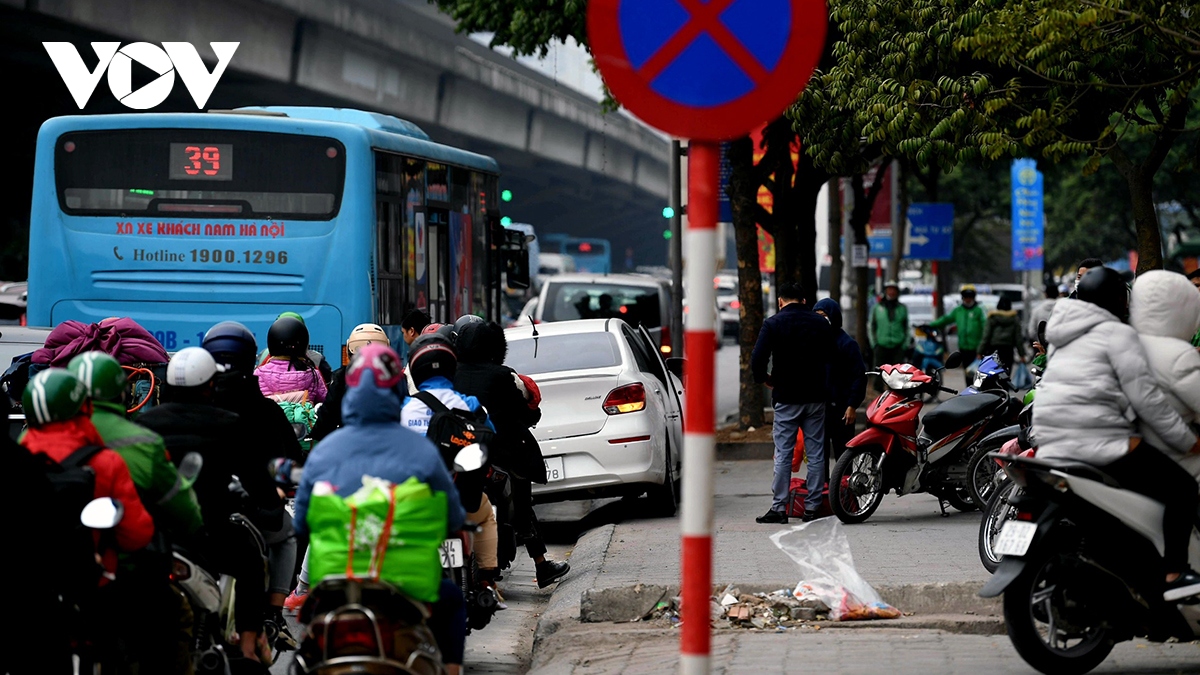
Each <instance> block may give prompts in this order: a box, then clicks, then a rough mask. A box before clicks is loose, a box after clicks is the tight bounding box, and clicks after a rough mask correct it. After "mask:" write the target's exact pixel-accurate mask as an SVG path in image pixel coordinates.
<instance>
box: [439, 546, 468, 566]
mask: <svg viewBox="0 0 1200 675" xmlns="http://www.w3.org/2000/svg"><path fill="white" fill-rule="evenodd" d="M440 550H441V557H442V568H443V569H448V570H452V569H458V568H459V567H462V566H463V545H462V539H457V538H456V539H447V540H446V541H443V542H442V547H441V549H440Z"/></svg>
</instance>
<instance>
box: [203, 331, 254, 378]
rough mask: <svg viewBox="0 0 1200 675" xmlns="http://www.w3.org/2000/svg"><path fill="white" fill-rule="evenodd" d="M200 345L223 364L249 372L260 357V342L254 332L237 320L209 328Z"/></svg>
mask: <svg viewBox="0 0 1200 675" xmlns="http://www.w3.org/2000/svg"><path fill="white" fill-rule="evenodd" d="M200 346H201V347H204V349H205V350H206V351H207V352H208V353H209V354H212V357H213V360H215V361H216V362H217V363H219V364H221V365H223V366H232V367H233V368H235V369H237V370H242V371H245V372H246V373H249V372H251V371H253V370H254V362H255V361H256V360H257V359H258V343H257V342H255V340H254V333H251V332H250V329H249V328H246V327H245V326H243V325H242V324H240V323H238V322H236V321H222V322H221V323H219V324H217V325H215V326H213V327H212V328H209V329H208V332H207V333H205V334H204V339H203V340H201V341H200Z"/></svg>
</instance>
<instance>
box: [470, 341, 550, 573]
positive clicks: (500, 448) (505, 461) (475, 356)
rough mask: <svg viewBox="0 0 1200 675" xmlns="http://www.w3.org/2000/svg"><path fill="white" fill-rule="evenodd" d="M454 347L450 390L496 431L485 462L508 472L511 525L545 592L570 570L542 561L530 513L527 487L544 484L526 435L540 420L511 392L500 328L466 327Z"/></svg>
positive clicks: (537, 451)
mask: <svg viewBox="0 0 1200 675" xmlns="http://www.w3.org/2000/svg"><path fill="white" fill-rule="evenodd" d="M454 346H455V349H456V350H457V351H458V372H457V373H456V374H455V376H454V389H455V390H457V391H459V392H461V393H463V394H466V395H467V396H474V397H476V398H477V399H479V402H480V403H482V404H483V407H484V408H486V409H487V413H488V419H490V420H492V424H493V425H495V427H496V441H495V443H494V445H495V448H494V449H492V448H489V449H488V453H489V459H490V461H491V462H492V463H494V464H497V465H499V466H501V467H503V468H505V469H507V470H508V471H509V476H510V479H511V482H512V493H513V505H514V507H515V511H516V513H515V514H514V516H513V519H514V522H513V523H512V525H513V527H514V528H515V529H516V530H517V534H518V537H519V538H521V539H523V540H524V541H525V551H526V552H527V553H528V554H529V557H530V558H533V561H534V563H536V572H537V581H538V586H539V587H540V588H545V587H546V586H549V585H550V584H552V583H554V582H555V581H557V580H558V579H560V578H562V577H563V576H564V575H565V574H566V573H567V572H568V571H569V570H570V569H571V566H570V565H568V564H567V563H566V562H555V561H553V560H548V559H547V558H546V545H545V544H544V543H543V542H542V538H541V536H540V535H539V534H538V531H537V516H536V515H535V514H534V512H533V493H532V490H533V485H532V483H534V482H537V483H542V484H544V483H545V482H546V463H545V461H544V460H543V459H542V450H541V448H540V447H539V446H538V442H537V439H535V438H534V437H533V434H532V433H531V432H530V431H529V428H530V427H532V426H533V425H535V424H537V423H538V420H540V419H541V417H542V412H541V409H539V408H530V407H529V405H527V403H526V400H525V395H524V394H522V393H521V390H520V389H518V388H517V379H516V377H514V376H515V374H516V373H515V372H514V371H513V369H512V368H509V367H508V366H506V365H504V358H505V356H507V354H508V341H507V340H505V338H504V329H503V328H501V327H500V324H498V323H496V322H494V321H489V322H486V323H484V322H477V323H469V324H466V325H465V326H463V330H462V332H461V333H459V334H458V338H457V340H456V341H455V344H454Z"/></svg>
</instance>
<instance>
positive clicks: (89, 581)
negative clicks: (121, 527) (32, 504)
mask: <svg viewBox="0 0 1200 675" xmlns="http://www.w3.org/2000/svg"><path fill="white" fill-rule="evenodd" d="M103 449H104V448H102V447H100V446H98V445H85V446H84V447H82V448H80V449H78V450H76V451H75V452H73V453H71V454H70V455H69V456H67V457H66V458H65V459H63V460H62V461H61V462H56V461H54V460H53V459H51V458H50V457H48V456H46V455H45V454H42V453H37V457H39V458H41V460H42V462H43V469H44V471H45V472H46V478H47V479H48V480H49V482H50V489H51V492H52V495H53V497H52V500H51V501H50V503H49V504H48V505H47V508H49V509H51V510H52V515H51V522H54V523H56V524H58V527H59V528H61V529H60V530H59V531H60V532H61V533H62V536H61V537H60V538H59V541H60V543H61V545H62V559H61V561H60V562H61V564H62V569H63V570H64V571H65V572H66V578H64V579H63V583H64V584H65V585H66V586H67V591H68V592H69V593H70V594H71V595H72V596H73V597H80V596H82V595H85V594H87V593H88V592H90V591H92V590H94V589H95V588H96V585H97V583H98V582H99V573H100V568H99V566H98V565H97V564H96V560H95V553H96V545H95V541H94V539H93V538H92V530H91V529H89V528H88V527H86V526H84V525H83V523H81V522H79V516H80V514H81V513H82V512H83V508H84V507H85V506H87V505H88V503H89V502H91V501H92V500H93V499H95V496H96V472H95V470H93V469H92V467H90V466H88V465H87V462H88V460H90V459H91V458H92V457H94V456H95V455H96V453H98V452H100V451H101V450H103Z"/></svg>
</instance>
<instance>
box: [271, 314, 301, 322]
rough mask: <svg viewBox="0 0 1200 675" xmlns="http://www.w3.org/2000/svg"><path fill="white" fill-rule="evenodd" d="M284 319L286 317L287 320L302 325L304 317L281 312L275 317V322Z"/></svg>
mask: <svg viewBox="0 0 1200 675" xmlns="http://www.w3.org/2000/svg"><path fill="white" fill-rule="evenodd" d="M284 317H287V318H289V319H295V320H297V321H299V322H300V323H304V317H302V316H300V315H299V314H298V313H296V312H282V313H281V314H280V315H279V316H277V317H275V320H276V321H278V320H280V319H282V318H284Z"/></svg>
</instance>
